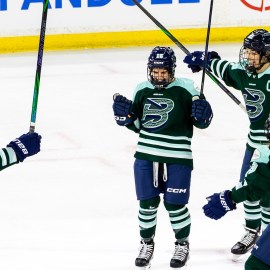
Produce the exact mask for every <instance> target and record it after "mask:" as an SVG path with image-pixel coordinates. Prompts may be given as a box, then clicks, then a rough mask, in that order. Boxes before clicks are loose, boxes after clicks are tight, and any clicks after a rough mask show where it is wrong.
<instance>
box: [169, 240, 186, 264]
mask: <svg viewBox="0 0 270 270" xmlns="http://www.w3.org/2000/svg"><path fill="white" fill-rule="evenodd" d="M188 253H189V248H188V246H187V245H182V246H181V245H180V244H176V245H175V251H174V254H173V257H172V259H175V260H180V261H184V260H185V258H186V256H188Z"/></svg>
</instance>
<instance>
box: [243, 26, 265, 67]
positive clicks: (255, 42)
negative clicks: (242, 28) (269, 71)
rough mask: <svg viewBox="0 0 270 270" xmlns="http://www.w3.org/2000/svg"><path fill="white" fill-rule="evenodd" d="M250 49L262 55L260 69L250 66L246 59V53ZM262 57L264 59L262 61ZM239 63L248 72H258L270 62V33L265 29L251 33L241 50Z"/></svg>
mask: <svg viewBox="0 0 270 270" xmlns="http://www.w3.org/2000/svg"><path fill="white" fill-rule="evenodd" d="M246 49H250V50H253V51H256V52H257V53H259V54H260V57H261V63H260V66H259V67H258V68H255V67H254V66H252V65H250V64H249V63H248V60H247V59H246V57H245V56H244V55H245V51H246ZM262 57H264V58H263V59H262ZM239 62H240V64H241V65H242V66H243V68H244V69H246V70H247V71H248V72H256V70H258V69H260V68H261V67H262V66H263V65H264V64H265V63H267V62H270V33H269V32H268V31H267V30H265V29H256V30H254V31H252V32H251V33H249V34H248V35H247V36H246V37H245V39H244V43H243V46H242V48H241V49H240V54H239Z"/></svg>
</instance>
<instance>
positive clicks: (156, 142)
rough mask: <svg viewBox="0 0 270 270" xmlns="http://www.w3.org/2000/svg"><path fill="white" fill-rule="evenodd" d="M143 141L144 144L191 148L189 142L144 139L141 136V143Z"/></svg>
mask: <svg viewBox="0 0 270 270" xmlns="http://www.w3.org/2000/svg"><path fill="white" fill-rule="evenodd" d="M140 143H142V144H144V145H148V144H151V145H158V146H163V147H167V148H176V149H188V150H191V146H190V145H189V144H174V143H167V142H159V141H154V140H150V139H143V138H139V144H140Z"/></svg>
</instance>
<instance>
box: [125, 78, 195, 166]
mask: <svg viewBox="0 0 270 270" xmlns="http://www.w3.org/2000/svg"><path fill="white" fill-rule="evenodd" d="M195 96H197V97H198V96H199V92H198V89H197V87H196V86H195V85H194V82H193V81H192V80H190V79H186V78H181V79H179V78H177V79H175V80H174V81H173V82H172V83H170V84H169V85H168V86H167V87H166V88H164V89H156V88H154V87H153V85H152V84H151V83H149V82H148V81H146V82H143V83H140V84H139V85H138V86H137V87H136V89H135V92H134V95H133V100H132V101H133V106H132V112H133V113H134V114H135V115H136V116H137V120H136V121H135V122H134V123H133V124H131V125H129V126H127V127H128V128H129V129H131V130H133V131H135V132H138V133H139V141H138V144H137V149H136V153H135V158H138V159H144V160H150V161H156V162H163V163H180V164H186V165H188V166H191V167H193V159H192V150H191V139H192V136H193V118H192V117H191V107H192V98H193V97H195Z"/></svg>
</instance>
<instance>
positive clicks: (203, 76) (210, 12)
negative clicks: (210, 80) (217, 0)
mask: <svg viewBox="0 0 270 270" xmlns="http://www.w3.org/2000/svg"><path fill="white" fill-rule="evenodd" d="M213 2H214V1H213V0H211V2H210V11H209V18H208V26H207V34H206V42H205V51H204V55H205V58H204V63H203V71H202V82H201V91H200V96H201V97H202V96H203V88H204V80H205V71H206V66H207V60H208V45H209V37H210V29H211V20H212V10H213Z"/></svg>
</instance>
